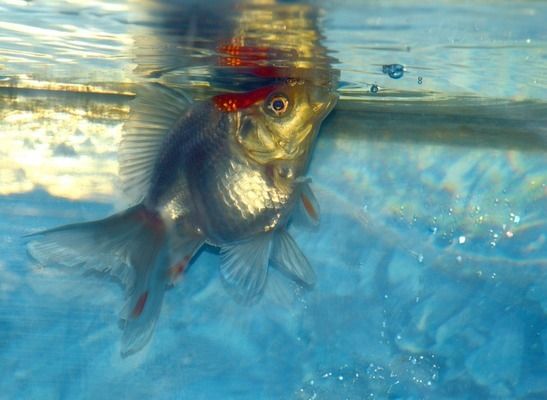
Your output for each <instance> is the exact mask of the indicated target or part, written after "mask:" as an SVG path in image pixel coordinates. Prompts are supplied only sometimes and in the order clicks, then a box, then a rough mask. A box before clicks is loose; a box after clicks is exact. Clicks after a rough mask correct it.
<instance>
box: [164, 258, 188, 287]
mask: <svg viewBox="0 0 547 400" xmlns="http://www.w3.org/2000/svg"><path fill="white" fill-rule="evenodd" d="M189 262H190V256H184V258H183V259H182V261H181V262H179V263H177V264H175V265H173V266H172V267H171V268H169V271H168V274H169V279H170V281H171V282H175V281H176V280H177V279H178V277H179V276H180V275H181V274H182V273H183V272H184V270H185V269H186V267H187V266H188V263H189Z"/></svg>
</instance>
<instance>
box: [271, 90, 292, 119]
mask: <svg viewBox="0 0 547 400" xmlns="http://www.w3.org/2000/svg"><path fill="white" fill-rule="evenodd" d="M266 107H267V110H268V111H269V112H270V113H273V115H275V116H276V117H281V116H282V115H283V114H285V113H286V112H287V110H288V109H289V99H288V98H287V96H285V95H283V94H281V93H276V94H274V95H272V96H270V98H269V99H268V101H267V103H266Z"/></svg>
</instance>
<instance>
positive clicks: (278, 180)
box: [29, 77, 337, 355]
mask: <svg viewBox="0 0 547 400" xmlns="http://www.w3.org/2000/svg"><path fill="white" fill-rule="evenodd" d="M273 82H274V83H272V82H268V85H265V86H263V87H260V88H258V89H255V90H253V91H250V92H248V93H236V94H230V93H226V94H221V95H218V96H215V97H214V98H212V99H209V100H206V101H202V102H196V103H193V104H189V103H188V101H187V100H186V99H185V98H184V96H182V95H181V94H180V93H178V92H177V91H176V90H172V89H168V88H166V87H163V86H160V85H157V86H154V87H153V88H146V89H145V90H143V91H142V92H141V93H138V95H137V100H136V101H135V104H134V106H133V107H132V112H131V118H130V120H129V121H128V122H127V123H126V126H125V128H126V129H125V131H126V133H125V135H124V137H123V139H122V143H121V148H120V176H121V180H122V182H123V186H124V190H125V191H126V192H127V193H129V194H131V195H132V196H134V198H135V201H136V205H135V206H133V207H131V208H129V209H127V210H125V211H123V212H121V213H118V214H115V215H113V216H111V217H108V218H106V219H104V220H100V221H93V222H87V223H81V224H74V225H68V226H63V227H59V228H55V229H52V230H49V231H45V232H40V233H38V234H35V235H32V239H31V241H30V243H29V252H30V254H31V255H32V256H33V257H34V258H35V259H37V260H38V261H39V262H40V263H42V264H44V265H51V264H56V265H62V266H69V267H75V268H80V269H81V270H84V271H85V270H98V271H103V272H109V273H110V274H111V275H113V276H115V277H116V278H118V279H119V280H120V281H121V282H122V283H123V284H124V285H125V287H126V292H127V302H126V304H125V307H124V309H123V310H122V313H121V320H122V328H123V329H124V335H123V339H122V354H123V355H129V354H132V353H134V352H136V351H138V350H139V349H141V348H142V347H143V346H144V345H145V344H146V343H147V342H148V341H149V339H150V337H151V335H152V332H153V329H154V326H155V324H156V321H157V319H158V316H159V312H160V309H161V303H162V300H163V294H164V291H165V289H166V287H167V286H169V285H172V284H174V283H175V282H176V280H177V279H178V278H179V277H180V276H181V274H182V273H183V272H184V270H185V269H186V267H187V266H188V264H189V263H190V261H191V260H192V258H193V256H194V254H195V253H196V251H197V250H198V249H199V248H200V247H201V246H202V245H203V244H205V243H207V244H211V245H213V246H217V247H219V248H220V252H221V266H220V271H221V277H222V279H223V280H224V282H225V284H226V285H225V286H226V287H227V289H228V290H229V291H230V293H232V295H233V296H234V298H235V299H236V300H238V301H240V302H242V303H254V302H256V301H257V300H258V299H259V298H260V297H261V295H262V293H263V291H264V288H265V285H266V281H267V276H268V269H269V268H270V267H273V268H276V269H278V270H279V271H281V272H282V273H283V274H284V275H285V276H288V277H289V278H291V279H293V280H295V281H297V282H299V283H301V284H305V285H312V284H313V283H314V279H315V276H314V272H313V270H312V268H311V266H310V265H309V263H308V261H307V260H306V257H305V256H304V255H303V254H302V252H301V251H300V250H299V248H298V246H297V245H296V243H295V242H294V240H293V239H292V238H291V237H290V235H289V234H288V233H287V231H286V227H287V224H288V223H289V221H290V219H291V217H292V216H293V215H294V213H295V212H296V211H297V210H300V213H301V214H303V215H304V218H306V219H307V220H309V221H310V222H311V223H317V221H318V217H319V210H318V205H317V202H316V200H315V198H314V196H313V193H312V192H311V189H310V188H309V186H308V183H307V181H306V180H305V179H304V173H305V170H306V167H307V164H308V162H309V156H310V152H311V148H312V146H313V142H314V138H315V136H316V133H317V131H318V129H319V126H320V124H321V121H322V120H323V119H324V118H325V117H326V115H327V114H328V113H329V112H330V110H331V109H332V107H333V106H334V104H335V102H336V98H337V97H336V95H335V94H334V93H333V92H332V90H331V87H330V86H328V85H327V86H322V85H318V84H316V83H315V82H313V81H307V80H305V79H301V78H278V77H276V79H275V80H274V81H273Z"/></svg>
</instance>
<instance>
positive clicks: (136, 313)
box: [131, 291, 148, 318]
mask: <svg viewBox="0 0 547 400" xmlns="http://www.w3.org/2000/svg"><path fill="white" fill-rule="evenodd" d="M147 299H148V291H146V292H144V293H143V294H141V295H140V297H139V299H138V300H137V304H135V307H133V311H132V312H131V316H132V317H133V318H138V317H140V315H141V314H142V311H143V310H144V306H145V305H146V300H147Z"/></svg>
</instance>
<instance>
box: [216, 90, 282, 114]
mask: <svg viewBox="0 0 547 400" xmlns="http://www.w3.org/2000/svg"><path fill="white" fill-rule="evenodd" d="M274 89H275V86H265V87H261V88H258V89H255V90H251V91H250V92H245V93H223V94H218V95H216V96H215V97H213V101H214V103H215V105H216V106H217V107H218V109H219V110H221V111H224V112H235V111H239V110H241V109H244V108H247V107H250V106H252V105H253V104H255V103H256V102H258V101H260V100H264V99H265V98H266V97H268V95H269V94H270V93H271V92H272V91H273V90H274Z"/></svg>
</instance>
